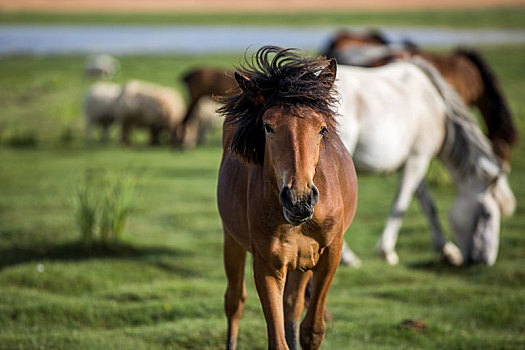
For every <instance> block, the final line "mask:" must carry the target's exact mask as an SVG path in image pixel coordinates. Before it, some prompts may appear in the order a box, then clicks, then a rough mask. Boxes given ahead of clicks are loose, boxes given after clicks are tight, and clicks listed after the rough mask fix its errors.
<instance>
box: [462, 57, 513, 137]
mask: <svg viewBox="0 0 525 350" xmlns="http://www.w3.org/2000/svg"><path fill="white" fill-rule="evenodd" d="M455 53H456V55H461V56H464V57H466V58H467V59H468V60H469V61H471V62H472V63H473V64H474V66H476V68H477V69H478V72H479V74H480V75H481V79H482V81H483V85H484V89H483V95H482V96H481V98H480V99H479V101H478V102H477V104H478V106H479V108H480V110H481V113H482V114H483V118H484V119H485V122H486V123H487V127H488V132H489V138H490V139H491V140H493V139H496V138H497V139H502V140H504V141H505V142H506V143H508V144H509V146H513V145H514V144H516V142H517V140H518V133H517V130H516V127H515V125H514V122H513V120H512V116H511V113H510V110H509V107H508V104H507V101H506V99H505V96H504V95H503V90H502V89H501V87H500V84H499V82H498V79H497V78H496V75H495V74H494V72H493V70H492V68H490V66H489V65H488V63H487V62H486V60H485V59H484V58H483V57H482V56H481V54H480V53H479V52H477V51H475V50H473V49H466V48H458V49H456V51H455Z"/></svg>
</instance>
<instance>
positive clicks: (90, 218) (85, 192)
mask: <svg viewBox="0 0 525 350" xmlns="http://www.w3.org/2000/svg"><path fill="white" fill-rule="evenodd" d="M72 202H73V206H74V212H75V219H76V223H77V226H78V229H79V230H80V237H81V239H82V242H83V243H84V244H85V245H91V244H92V242H93V239H94V236H95V225H96V219H97V204H96V202H95V199H94V198H93V194H92V191H91V186H90V183H89V180H88V179H85V180H84V183H83V184H82V185H79V186H78V187H77V188H76V189H75V195H74V197H73V200H72Z"/></svg>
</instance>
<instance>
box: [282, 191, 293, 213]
mask: <svg viewBox="0 0 525 350" xmlns="http://www.w3.org/2000/svg"><path fill="white" fill-rule="evenodd" d="M292 196H293V193H292V190H291V189H290V187H288V186H283V188H281V193H279V200H280V201H281V204H282V205H283V206H284V207H288V208H289V207H291V206H292V205H293V198H292Z"/></svg>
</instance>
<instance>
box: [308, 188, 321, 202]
mask: <svg viewBox="0 0 525 350" xmlns="http://www.w3.org/2000/svg"><path fill="white" fill-rule="evenodd" d="M309 187H310V189H311V190H312V192H310V205H311V206H312V207H313V206H314V205H316V204H317V202H318V201H319V190H318V189H317V187H315V185H314V184H311V185H310V186H309Z"/></svg>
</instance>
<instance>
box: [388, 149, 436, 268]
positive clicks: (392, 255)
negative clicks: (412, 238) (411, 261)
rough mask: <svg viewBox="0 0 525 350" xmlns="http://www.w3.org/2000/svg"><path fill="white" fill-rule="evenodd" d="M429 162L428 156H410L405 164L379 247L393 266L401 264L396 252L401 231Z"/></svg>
mask: <svg viewBox="0 0 525 350" xmlns="http://www.w3.org/2000/svg"><path fill="white" fill-rule="evenodd" d="M429 162H430V159H429V157H428V156H421V155H414V156H410V157H409V158H408V159H407V161H406V163H405V167H404V169H403V175H402V178H401V182H400V183H399V187H398V191H397V194H396V198H395V199H394V203H393V205H392V209H391V211H390V216H389V217H388V220H387V222H386V225H385V228H384V229H383V234H382V235H381V240H380V241H379V247H378V251H379V254H381V255H382V256H383V257H384V258H385V259H386V261H387V262H388V263H389V264H391V265H396V264H397V263H398V262H399V257H398V256H397V254H396V252H395V251H394V248H395V246H396V242H397V236H398V234H399V229H400V228H401V223H402V221H403V216H404V215H405V212H406V210H407V208H408V205H409V204H410V200H411V199H412V195H413V194H414V192H415V190H416V188H417V186H418V185H419V184H420V182H421V180H422V179H423V177H424V176H425V173H426V171H427V169H428V165H429Z"/></svg>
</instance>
